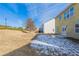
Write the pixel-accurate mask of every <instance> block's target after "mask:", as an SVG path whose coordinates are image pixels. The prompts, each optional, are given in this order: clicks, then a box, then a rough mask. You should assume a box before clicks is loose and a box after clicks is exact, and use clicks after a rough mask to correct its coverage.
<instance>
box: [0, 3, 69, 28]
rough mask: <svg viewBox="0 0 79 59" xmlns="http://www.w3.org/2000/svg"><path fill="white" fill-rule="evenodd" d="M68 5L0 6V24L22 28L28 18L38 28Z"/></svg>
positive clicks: (10, 4)
mask: <svg viewBox="0 0 79 59" xmlns="http://www.w3.org/2000/svg"><path fill="white" fill-rule="evenodd" d="M68 5H70V4H66V3H40V4H38V3H7V4H5V3H4V4H0V24H1V25H5V18H6V19H7V25H8V26H13V27H23V26H24V24H25V21H26V20H27V19H28V18H32V19H33V21H34V23H35V25H36V27H40V26H41V24H42V22H46V21H48V20H50V19H52V18H54V17H55V16H56V15H58V14H59V13H60V12H61V11H62V10H64V9H65V8H66V7H67V6H68Z"/></svg>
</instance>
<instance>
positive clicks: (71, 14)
mask: <svg viewBox="0 0 79 59" xmlns="http://www.w3.org/2000/svg"><path fill="white" fill-rule="evenodd" d="M69 13H70V16H73V15H74V7H71V8H70V10H69Z"/></svg>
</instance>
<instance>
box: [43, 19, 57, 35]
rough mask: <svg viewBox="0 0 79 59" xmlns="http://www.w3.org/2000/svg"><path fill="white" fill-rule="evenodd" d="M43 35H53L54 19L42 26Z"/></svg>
mask: <svg viewBox="0 0 79 59" xmlns="http://www.w3.org/2000/svg"><path fill="white" fill-rule="evenodd" d="M44 33H50V34H52V33H53V34H54V33H55V19H52V20H50V21H48V22H46V23H45V24H44Z"/></svg>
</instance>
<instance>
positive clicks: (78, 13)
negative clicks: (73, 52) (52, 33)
mask: <svg viewBox="0 0 79 59" xmlns="http://www.w3.org/2000/svg"><path fill="white" fill-rule="evenodd" d="M72 6H73V7H74V15H73V16H72V17H70V18H69V19H67V20H66V19H64V12H67V11H68V10H69V8H70V7H72ZM70 7H69V8H68V9H66V10H65V11H64V12H62V13H61V14H60V15H58V16H62V19H61V20H59V18H58V16H57V17H56V18H55V19H56V21H55V24H56V26H57V27H58V31H57V33H62V26H63V25H67V30H66V34H67V36H69V37H73V38H76V39H79V33H76V32H75V24H76V23H78V24H79V4H72V5H71V6H70ZM56 26H55V27H56Z"/></svg>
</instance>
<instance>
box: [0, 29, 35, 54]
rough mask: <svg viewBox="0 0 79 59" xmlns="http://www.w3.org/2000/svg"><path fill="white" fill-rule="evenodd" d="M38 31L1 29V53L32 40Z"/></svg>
mask: <svg viewBox="0 0 79 59" xmlns="http://www.w3.org/2000/svg"><path fill="white" fill-rule="evenodd" d="M35 35H36V33H33V32H29V33H23V32H21V31H16V30H0V55H4V54H7V53H9V52H11V51H13V50H16V49H18V48H20V47H22V46H24V45H27V44H28V43H30V42H31V39H32V38H33V37H34V36H35Z"/></svg>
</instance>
